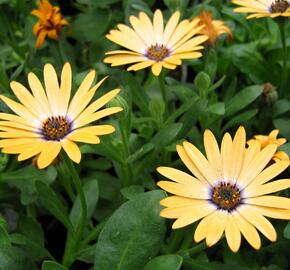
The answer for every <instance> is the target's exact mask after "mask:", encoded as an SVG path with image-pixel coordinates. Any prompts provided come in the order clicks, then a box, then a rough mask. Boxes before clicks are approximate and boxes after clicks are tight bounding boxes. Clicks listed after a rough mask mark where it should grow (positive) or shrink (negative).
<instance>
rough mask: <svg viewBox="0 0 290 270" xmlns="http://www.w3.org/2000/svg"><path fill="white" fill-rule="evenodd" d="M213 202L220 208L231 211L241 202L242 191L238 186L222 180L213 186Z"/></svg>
mask: <svg viewBox="0 0 290 270" xmlns="http://www.w3.org/2000/svg"><path fill="white" fill-rule="evenodd" d="M212 202H213V203H214V204H216V205H217V206H218V208H219V209H223V210H227V211H231V210H233V209H235V207H236V206H238V205H239V204H240V203H241V193H240V190H239V189H238V188H237V186H236V185H235V184H234V185H232V184H230V183H225V182H221V183H219V184H218V185H217V186H215V187H214V188H213V191H212Z"/></svg>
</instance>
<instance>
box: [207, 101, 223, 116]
mask: <svg viewBox="0 0 290 270" xmlns="http://www.w3.org/2000/svg"><path fill="white" fill-rule="evenodd" d="M207 110H208V111H209V112H211V113H213V114H217V115H223V114H224V113H225V104H224V103H223V102H217V103H215V104H213V105H210V106H209V107H208V108H207Z"/></svg>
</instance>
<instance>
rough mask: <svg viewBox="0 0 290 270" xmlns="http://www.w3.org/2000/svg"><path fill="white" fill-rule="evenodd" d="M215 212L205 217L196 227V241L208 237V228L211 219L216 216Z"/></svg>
mask: <svg viewBox="0 0 290 270" xmlns="http://www.w3.org/2000/svg"><path fill="white" fill-rule="evenodd" d="M214 214H215V212H213V213H211V214H209V215H208V216H206V217H205V218H203V219H202V220H201V221H200V222H199V224H198V225H197V227H196V230H195V232H194V241H195V242H197V243H198V242H200V241H202V240H203V239H205V237H206V233H207V228H208V226H209V224H210V222H211V219H212V218H213V217H214Z"/></svg>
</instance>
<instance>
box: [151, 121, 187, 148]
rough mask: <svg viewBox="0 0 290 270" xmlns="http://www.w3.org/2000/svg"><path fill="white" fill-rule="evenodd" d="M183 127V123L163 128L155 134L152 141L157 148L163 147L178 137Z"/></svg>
mask: <svg viewBox="0 0 290 270" xmlns="http://www.w3.org/2000/svg"><path fill="white" fill-rule="evenodd" d="M181 128H182V124H181V123H175V124H170V125H168V126H166V127H164V128H162V129H160V130H159V132H158V133H157V134H156V135H155V136H154V138H153V139H152V141H151V143H154V144H155V147H156V148H157V149H160V148H163V147H164V146H167V145H168V144H170V143H172V141H173V140H174V139H175V138H176V136H177V135H178V133H179V131H180V130H181Z"/></svg>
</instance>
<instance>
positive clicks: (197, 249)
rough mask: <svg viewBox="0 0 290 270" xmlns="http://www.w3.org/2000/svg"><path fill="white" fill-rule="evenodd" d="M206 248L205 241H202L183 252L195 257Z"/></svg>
mask: <svg viewBox="0 0 290 270" xmlns="http://www.w3.org/2000/svg"><path fill="white" fill-rule="evenodd" d="M206 248H207V246H206V243H205V241H203V242H202V243H200V244H198V245H196V246H194V247H192V248H190V249H187V250H185V252H187V253H188V254H189V255H197V254H199V253H200V252H202V251H204V250H205V249H206Z"/></svg>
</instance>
